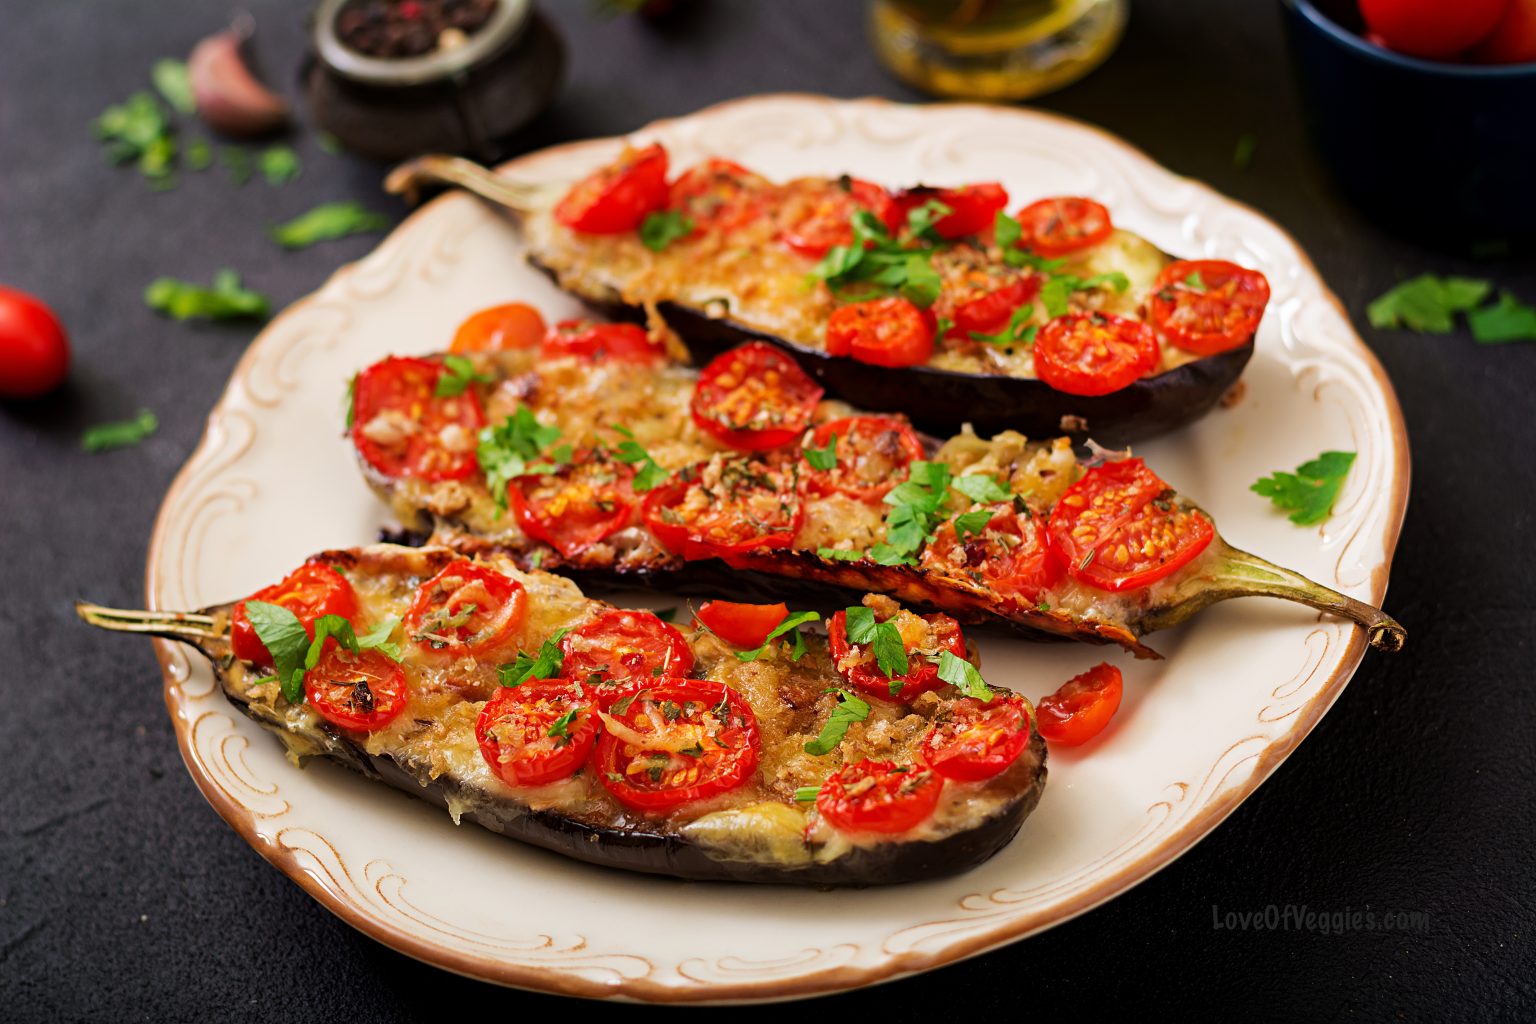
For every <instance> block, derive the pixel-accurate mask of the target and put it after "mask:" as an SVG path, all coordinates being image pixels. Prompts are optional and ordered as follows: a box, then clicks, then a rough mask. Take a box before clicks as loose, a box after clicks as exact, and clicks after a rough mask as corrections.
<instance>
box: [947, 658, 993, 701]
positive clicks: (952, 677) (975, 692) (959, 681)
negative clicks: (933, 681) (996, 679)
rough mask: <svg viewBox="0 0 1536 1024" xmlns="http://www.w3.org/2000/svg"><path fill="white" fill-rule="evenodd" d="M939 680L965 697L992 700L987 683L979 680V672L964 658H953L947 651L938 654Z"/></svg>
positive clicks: (981, 679)
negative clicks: (956, 689) (957, 688)
mask: <svg viewBox="0 0 1536 1024" xmlns="http://www.w3.org/2000/svg"><path fill="white" fill-rule="evenodd" d="M939 678H940V679H942V680H944V681H945V682H946V683H951V684H953V685H955V686H958V687H959V688H960V691H961V692H962V693H964V694H965V695H966V696H967V697H975V698H976V699H977V700H991V699H992V690H991V689H990V688H989V687H988V686H987V681H986V680H985V679H983V678H981V672H980V671H979V670H978V669H977V668H976V666H975V665H972V664H971V663H970V662H968V661H966V660H965V659H964V658H957V657H955V656H954V655H953V654H951V653H950V652H949V651H940V652H939Z"/></svg>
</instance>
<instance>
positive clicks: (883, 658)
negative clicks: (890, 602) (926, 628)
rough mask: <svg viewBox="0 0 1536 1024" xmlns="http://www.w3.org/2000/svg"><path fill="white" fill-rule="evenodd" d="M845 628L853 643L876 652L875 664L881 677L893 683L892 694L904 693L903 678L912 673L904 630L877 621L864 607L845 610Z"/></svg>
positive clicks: (849, 640)
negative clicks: (866, 645)
mask: <svg viewBox="0 0 1536 1024" xmlns="http://www.w3.org/2000/svg"><path fill="white" fill-rule="evenodd" d="M843 615H844V616H845V618H846V622H845V623H844V628H845V630H846V632H847V635H848V642H849V643H851V644H860V645H864V644H869V645H871V646H872V647H873V649H874V654H875V665H876V667H878V668H879V669H880V672H881V674H882V675H884V676H885V678H887V679H889V680H890V681H891V695H892V696H895V695H896V694H898V693H900V692H901V687H902V685H903V683H904V680H903V679H902V678H901V677H902V676H905V675H906V674H907V672H908V671H910V670H911V664H910V663H909V662H908V660H907V645H906V643H905V642H903V641H902V639H901V631H900V630H898V629H897V628H896V623H894V622H876V621H875V613H874V612H873V611H872V610H870V609H869V608H866V607H864V606H863V605H854V606H852V607H849V608H845V609H844V610H843Z"/></svg>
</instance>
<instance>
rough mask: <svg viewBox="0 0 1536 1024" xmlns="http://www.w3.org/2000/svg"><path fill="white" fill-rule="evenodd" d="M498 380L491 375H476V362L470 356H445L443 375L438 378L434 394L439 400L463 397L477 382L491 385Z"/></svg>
mask: <svg viewBox="0 0 1536 1024" xmlns="http://www.w3.org/2000/svg"><path fill="white" fill-rule="evenodd" d="M495 379H496V378H495V377H494V376H492V375H491V374H489V373H476V372H475V361H474V360H473V359H470V358H469V357H468V356H461V355H452V354H450V355H446V356H443V375H442V376H441V377H439V378H437V388H436V389H435V390H434V391H433V392H432V393H433V394H434V395H436V396H437V397H438V398H452V397H453V396H455V395H462V394H463V393H464V392H465V390H466V389H468V387H469V386H470V385H471V384H473V383H474V382H475V381H477V380H478V381H481V382H484V383H490V382H491V381H493V380H495Z"/></svg>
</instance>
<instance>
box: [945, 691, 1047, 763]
mask: <svg viewBox="0 0 1536 1024" xmlns="http://www.w3.org/2000/svg"><path fill="white" fill-rule="evenodd" d="M1029 734H1030V729H1029V704H1028V703H1026V702H1025V700H1024V698H1023V697H1020V696H1019V695H1018V694H1016V693H1009V694H1002V693H994V694H993V695H992V699H991V700H990V701H980V700H977V699H976V698H975V697H962V698H960V699H959V700H957V701H955V702H954V703H952V704H950V705H949V716H948V717H947V718H945V719H943V720H942V721H940V722H939V723H937V724H936V725H934V726H933V728H931V729H929V730H928V735H927V736H926V737H924V738H923V760H924V761H926V762H927V763H928V766H929V767H931V768H932V769H933V770H934V771H936V772H938V773H939V774H940V775H942V776H944V777H945V778H946V779H955V780H957V781H959V782H981V781H983V780H985V779H990V778H992V777H993V776H994V775H999V774H1001V773H1002V772H1003V771H1004V770H1006V769H1007V767H1008V766H1009V765H1011V764H1013V762H1015V761H1017V760H1018V759H1019V755H1020V754H1022V753H1024V748H1025V747H1027V746H1029Z"/></svg>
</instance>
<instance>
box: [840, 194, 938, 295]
mask: <svg viewBox="0 0 1536 1024" xmlns="http://www.w3.org/2000/svg"><path fill="white" fill-rule="evenodd" d="M914 212H916V211H914ZM850 222H851V224H852V225H853V242H852V243H851V244H849V245H838V246H833V247H832V248H831V249H830V250H828V251H827V254H826V255H825V256H823V257H822V258H821V262H820V263H818V264H816V267H815V269H814V270H812V271H811V276H812V277H813V278H819V279H820V280H822V281H825V282H826V283H827V287H829V288H831V289H832V291H833V292H834V293H850V294H851V295H853V296H857V297H859V298H874V297H878V296H881V295H900V296H902V297H903V298H905V299H907V300H908V301H910V302H911V303H912V304H913V305H915V306H918V307H920V308H923V309H927V308H928V307H929V306H931V305H933V303H934V301H935V300H937V299H938V297H939V292H940V291H941V290H942V289H943V285H944V282H943V281H942V280H941V279H940V277H939V272H938V271H936V270H934V269H933V263H932V257H933V250H932V249H931V248H918V249H910V248H907V247H906V246H905V245H904V244H902V243H901V242H898V241H897V240H896V239H894V238H892V237H891V236H890V233H889V232H887V231H886V229H885V225H884V224H882V223H881V222H880V220H879V218H877V217H876V216H875V215H874V214H872V213H870V212H869V211H868V210H855V211H854V214H853V217H852V218H851V221H850Z"/></svg>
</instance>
